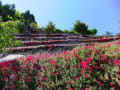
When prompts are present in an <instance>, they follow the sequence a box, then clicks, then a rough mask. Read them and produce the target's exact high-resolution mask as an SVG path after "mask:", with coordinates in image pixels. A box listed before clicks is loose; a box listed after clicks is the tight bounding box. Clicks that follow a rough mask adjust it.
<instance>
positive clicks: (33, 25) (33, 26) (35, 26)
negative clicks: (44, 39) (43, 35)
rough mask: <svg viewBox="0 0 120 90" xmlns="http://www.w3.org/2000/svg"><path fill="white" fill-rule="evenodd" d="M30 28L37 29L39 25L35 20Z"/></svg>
mask: <svg viewBox="0 0 120 90" xmlns="http://www.w3.org/2000/svg"><path fill="white" fill-rule="evenodd" d="M30 28H31V29H34V30H36V29H38V26H37V24H36V23H34V22H33V23H31V24H30Z"/></svg>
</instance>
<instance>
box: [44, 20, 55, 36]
mask: <svg viewBox="0 0 120 90" xmlns="http://www.w3.org/2000/svg"><path fill="white" fill-rule="evenodd" d="M44 32H45V34H46V35H49V34H53V33H54V32H55V25H54V24H53V22H49V23H48V25H47V26H46V28H45V29H44Z"/></svg>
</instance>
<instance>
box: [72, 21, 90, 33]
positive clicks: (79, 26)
mask: <svg viewBox="0 0 120 90" xmlns="http://www.w3.org/2000/svg"><path fill="white" fill-rule="evenodd" d="M73 30H74V31H75V32H78V33H80V34H81V35H86V34H87V30H88V26H87V25H86V24H85V23H83V22H80V20H77V21H76V23H75V24H74V28H73Z"/></svg>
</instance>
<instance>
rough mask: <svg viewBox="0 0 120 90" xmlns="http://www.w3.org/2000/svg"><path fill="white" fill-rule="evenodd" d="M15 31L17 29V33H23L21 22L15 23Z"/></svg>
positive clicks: (23, 26)
mask: <svg viewBox="0 0 120 90" xmlns="http://www.w3.org/2000/svg"><path fill="white" fill-rule="evenodd" d="M17 29H18V31H19V33H24V31H25V24H24V23H23V22H17Z"/></svg>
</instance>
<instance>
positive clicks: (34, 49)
mask: <svg viewBox="0 0 120 90" xmlns="http://www.w3.org/2000/svg"><path fill="white" fill-rule="evenodd" d="M13 35H15V36H16V40H22V41H23V43H24V46H23V47H12V48H11V47H9V48H6V54H23V55H29V54H39V53H60V52H62V51H66V50H71V49H73V48H74V47H75V46H79V45H94V43H98V42H107V41H113V40H118V39H119V38H120V37H119V36H96V37H90V36H84V37H82V36H80V35H75V34H51V35H48V36H46V35H45V34H44V32H43V31H42V30H32V33H24V34H15V33H14V34H13Z"/></svg>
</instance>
